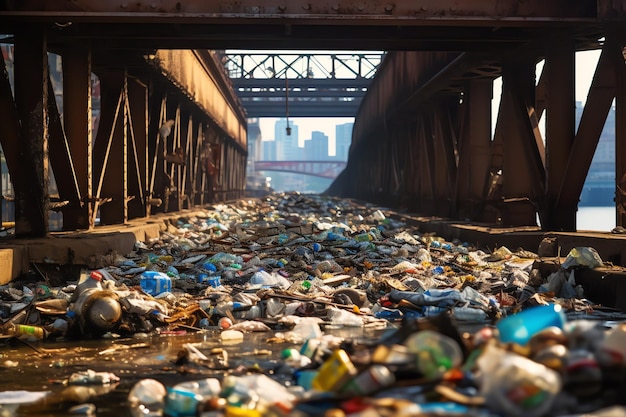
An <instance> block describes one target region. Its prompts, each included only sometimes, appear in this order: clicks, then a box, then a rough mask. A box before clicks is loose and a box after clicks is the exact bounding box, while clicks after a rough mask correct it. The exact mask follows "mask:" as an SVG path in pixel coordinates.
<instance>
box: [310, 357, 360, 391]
mask: <svg viewBox="0 0 626 417" xmlns="http://www.w3.org/2000/svg"><path fill="white" fill-rule="evenodd" d="M356 374H357V370H356V367H355V366H354V364H353V363H352V361H351V360H350V357H349V356H348V354H347V353H346V351H345V350H343V349H337V350H335V351H334V352H333V354H332V355H331V356H330V357H329V358H328V359H327V360H326V361H325V362H324V363H323V364H322V366H321V367H320V369H319V373H318V374H317V375H316V376H315V378H314V379H313V381H312V382H311V386H312V387H313V389H315V390H318V391H337V390H339V389H340V388H341V387H342V386H343V385H345V384H346V383H347V382H348V381H349V380H350V379H352V378H353V377H354V376H356Z"/></svg>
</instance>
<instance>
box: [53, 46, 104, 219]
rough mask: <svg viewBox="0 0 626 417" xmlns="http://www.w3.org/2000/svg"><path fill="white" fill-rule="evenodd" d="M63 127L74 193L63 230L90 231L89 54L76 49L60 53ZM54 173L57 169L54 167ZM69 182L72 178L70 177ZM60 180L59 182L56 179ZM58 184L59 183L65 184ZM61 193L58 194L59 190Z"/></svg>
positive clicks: (64, 210)
mask: <svg viewBox="0 0 626 417" xmlns="http://www.w3.org/2000/svg"><path fill="white" fill-rule="evenodd" d="M62 63H63V111H64V114H63V125H64V127H65V134H66V137H67V144H68V147H69V150H68V153H69V155H70V156H71V161H72V164H73V174H74V177H73V178H74V181H68V183H73V184H76V189H75V190H73V192H72V190H69V191H70V192H69V193H68V197H67V198H68V200H69V201H70V204H69V206H67V207H66V208H64V209H63V229H65V230H75V229H91V228H93V226H94V225H93V222H92V219H93V213H92V212H91V210H92V208H93V205H92V204H90V201H91V198H92V160H91V152H92V143H93V142H92V132H93V129H92V119H91V51H90V50H89V48H88V47H84V46H83V47H80V46H76V47H74V48H70V49H67V50H65V51H63V54H62ZM53 168H54V169H55V173H56V168H55V167H54V164H53ZM70 178H71V177H70ZM59 179H61V178H59ZM64 181H65V179H63V181H59V182H58V183H60V182H64ZM59 191H60V190H59Z"/></svg>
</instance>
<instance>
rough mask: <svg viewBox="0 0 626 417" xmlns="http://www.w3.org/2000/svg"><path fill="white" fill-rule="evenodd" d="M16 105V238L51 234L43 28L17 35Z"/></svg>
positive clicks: (20, 31) (23, 29) (21, 30)
mask: <svg viewBox="0 0 626 417" xmlns="http://www.w3.org/2000/svg"><path fill="white" fill-rule="evenodd" d="M15 104H16V108H17V114H18V117H19V120H20V122H21V129H20V140H19V145H18V149H19V161H12V163H11V165H14V166H17V170H16V171H13V172H11V178H12V179H13V186H14V187H15V235H16V236H17V237H42V236H46V235H47V233H48V216H49V212H48V211H49V207H50V196H49V193H48V182H49V181H48V180H49V179H48V56H47V42H46V33H45V30H44V28H43V26H38V25H28V26H23V27H20V28H19V29H18V30H16V33H15ZM7 156H9V155H8V154H7Z"/></svg>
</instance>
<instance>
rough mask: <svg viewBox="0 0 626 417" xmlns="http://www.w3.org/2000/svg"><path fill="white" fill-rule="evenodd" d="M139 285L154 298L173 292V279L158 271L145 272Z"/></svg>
mask: <svg viewBox="0 0 626 417" xmlns="http://www.w3.org/2000/svg"><path fill="white" fill-rule="evenodd" d="M139 285H140V286H141V289H142V290H143V291H144V292H145V293H146V294H149V295H152V296H155V295H159V294H161V293H163V292H171V291H172V279H171V278H170V277H169V276H167V275H166V274H164V273H162V272H158V271H144V272H143V273H142V274H141V277H140V281H139Z"/></svg>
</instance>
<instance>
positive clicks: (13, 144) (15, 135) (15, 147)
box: [0, 58, 21, 225]
mask: <svg viewBox="0 0 626 417" xmlns="http://www.w3.org/2000/svg"><path fill="white" fill-rule="evenodd" d="M0 75H1V76H2V79H0V126H2V134H0V144H1V145H2V151H3V152H4V157H5V160H6V163H7V168H8V170H9V174H10V173H14V174H13V175H15V174H16V173H18V172H19V169H20V164H21V160H20V149H19V146H20V121H19V118H18V115H17V109H16V108H15V101H14V100H13V91H12V90H11V82H10V80H9V73H8V71H7V67H6V63H5V62H4V58H3V59H0ZM17 180H18V181H19V178H18V179H17ZM11 181H12V182H13V184H15V179H13V178H11ZM14 187H15V185H14ZM1 188H2V186H1V184H0V194H1V193H4V190H3V189H1ZM4 198H5V196H4V195H1V196H0V205H2V204H3V200H4ZM2 214H3V213H2V212H1V210H0V215H2ZM2 219H4V217H0V225H1V222H2Z"/></svg>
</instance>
